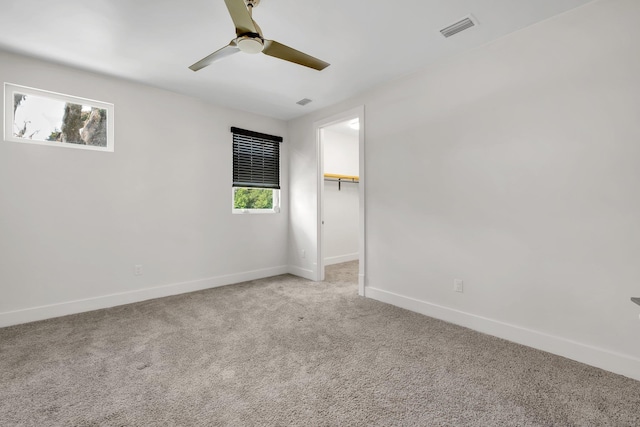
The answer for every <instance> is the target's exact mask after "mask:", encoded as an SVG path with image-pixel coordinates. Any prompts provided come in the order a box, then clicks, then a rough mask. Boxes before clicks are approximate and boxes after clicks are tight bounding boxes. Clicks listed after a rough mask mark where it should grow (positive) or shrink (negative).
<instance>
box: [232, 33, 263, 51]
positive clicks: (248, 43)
mask: <svg viewBox="0 0 640 427" xmlns="http://www.w3.org/2000/svg"><path fill="white" fill-rule="evenodd" d="M236 44H237V45H238V49H240V50H241V51H243V52H244V53H260V52H262V50H263V49H264V42H263V41H262V39H260V38H259V37H251V36H242V37H238V38H237V39H236Z"/></svg>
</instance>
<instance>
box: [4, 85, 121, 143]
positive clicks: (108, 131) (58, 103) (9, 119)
mask: <svg viewBox="0 0 640 427" xmlns="http://www.w3.org/2000/svg"><path fill="white" fill-rule="evenodd" d="M4 98H5V99H4V139H5V141H14V142H26V143H31V144H40V145H53V146H57V147H71V148H82V149H85V150H98V151H113V105H112V104H108V103H106V102H100V101H93V100H90V99H84V98H78V97H75V96H70V95H63V94H60V93H55V92H48V91H44V90H40V89H33V88H29V87H25V86H18V85H14V84H10V83H5V84H4Z"/></svg>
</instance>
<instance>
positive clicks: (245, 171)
mask: <svg viewBox="0 0 640 427" xmlns="http://www.w3.org/2000/svg"><path fill="white" fill-rule="evenodd" d="M231 132H232V133H233V189H232V190H233V191H232V196H233V212H234V213H271V212H280V143H281V142H282V137H279V136H272V135H266V134H263V133H258V132H253V131H250V130H245V129H239V128H235V127H232V128H231Z"/></svg>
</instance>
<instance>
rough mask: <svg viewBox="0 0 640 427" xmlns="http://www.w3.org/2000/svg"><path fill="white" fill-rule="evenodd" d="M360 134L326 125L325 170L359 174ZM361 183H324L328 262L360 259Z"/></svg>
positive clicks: (335, 262)
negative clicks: (334, 129)
mask: <svg viewBox="0 0 640 427" xmlns="http://www.w3.org/2000/svg"><path fill="white" fill-rule="evenodd" d="M359 142H360V141H359V140H358V135H357V133H356V134H345V133H341V132H336V131H333V130H331V129H330V128H325V129H322V144H323V149H324V159H323V160H324V172H325V173H332V174H341V175H351V176H358V175H359V170H358V169H359V164H358V163H359V158H358V144H359ZM358 185H359V184H353V183H342V184H341V189H340V190H338V183H337V182H333V181H325V183H324V199H323V200H324V252H323V255H324V262H325V265H331V264H337V263H341V262H347V261H353V260H356V259H358V244H359V242H358V221H359V218H358V214H359V212H360V211H359V206H360V198H359V193H358Z"/></svg>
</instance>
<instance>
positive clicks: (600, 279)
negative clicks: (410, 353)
mask: <svg viewBox="0 0 640 427" xmlns="http://www.w3.org/2000/svg"><path fill="white" fill-rule="evenodd" d="M637 16H640V2H637V1H634V0H608V1H598V2H594V3H590V4H588V5H586V6H583V7H580V8H578V9H575V10H572V11H570V12H567V13H565V14H563V15H560V16H558V17H556V18H554V19H551V20H548V21H545V22H542V23H540V24H537V25H534V26H531V27H529V28H526V29H524V30H522V31H519V32H517V33H514V34H512V35H509V36H507V37H504V38H502V39H500V40H498V41H496V42H494V43H491V44H489V45H486V46H483V47H481V48H478V49H476V50H474V51H472V52H469V53H466V54H463V55H460V56H457V57H455V58H451V59H450V60H448V61H446V62H443V63H439V64H437V65H434V66H432V67H430V68H429V69H426V70H424V71H422V72H420V73H417V74H415V75H412V76H409V77H407V78H405V79H403V80H399V81H396V82H393V83H391V84H389V85H387V86H385V87H382V88H379V89H378V90H375V91H372V92H369V93H366V94H363V95H362V96H360V97H357V98H354V99H351V100H349V101H347V102H344V103H342V104H340V105H336V106H333V107H331V108H329V109H326V110H324V111H322V112H319V113H314V114H313V115H310V116H306V117H303V118H300V119H297V120H294V121H292V122H290V123H289V132H290V138H291V140H292V141H293V143H294V147H292V150H293V151H294V152H296V156H297V157H303V158H305V159H307V158H309V157H310V156H314V155H315V154H314V149H313V142H312V141H313V139H314V135H313V123H314V122H315V121H319V120H322V119H323V118H324V117H327V116H331V115H333V114H336V112H339V111H343V110H347V109H349V108H352V107H353V106H355V105H364V106H365V110H366V123H365V138H366V140H365V158H366V171H365V172H366V185H367V186H366V215H367V223H366V239H367V240H366V242H367V243H366V250H367V268H366V270H367V271H366V278H367V288H366V289H367V290H366V295H368V296H370V297H375V298H377V299H381V300H384V301H387V302H392V303H394V304H397V305H402V306H405V307H407V308H410V309H413V310H416V311H420V312H423V313H426V314H430V315H433V316H436V317H441V318H444V319H446V320H449V321H452V322H456V323H460V324H463V325H466V326H469V327H471V328H475V329H478V330H483V331H485V332H488V333H493V334H495V335H498V336H502V337H505V338H507V339H511V340H513V341H518V342H522V343H525V344H528V345H532V346H534V347H538V348H542V349H544V350H548V351H552V352H555V353H557V354H561V355H565V356H567V357H571V358H574V359H577V360H581V361H583V362H586V363H590V364H593V365H596V366H600V367H603V368H605V369H609V370H612V371H614V372H619V373H622V374H624V375H628V376H631V377H634V378H638V379H640V340H638V334H639V333H640V322H639V321H638V311H637V306H636V305H634V304H632V303H631V302H630V301H629V297H631V296H633V295H635V294H638V289H640V263H638V259H640V222H638V218H640V198H639V197H638V182H640V168H639V167H638V159H640V144H639V143H638V141H640V120H639V119H638V118H639V117H640V100H639V98H638V96H637V94H638V93H640V80H639V79H638V76H639V75H640V56H638V55H637V41H638V40H640V28H639V27H638V26H637V25H635V20H636V17H637ZM460 36H461V37H462V36H463V35H460ZM307 161H308V162H309V163H313V162H312V161H310V160H307ZM313 174H314V171H313V169H312V168H302V167H295V168H293V167H292V169H291V181H292V182H294V181H296V182H299V185H298V186H297V187H296V188H294V187H293V186H292V188H291V190H292V193H291V197H292V198H293V199H295V198H297V197H299V193H300V192H301V191H303V192H304V193H305V194H304V197H307V198H310V199H313V195H311V194H309V193H313V192H314V187H313ZM313 209H315V206H311V207H309V208H307V210H305V211H300V210H298V211H296V210H292V211H291V215H292V218H291V226H290V236H291V237H290V247H291V248H296V247H301V246H305V247H313V246H314V244H315V238H316V236H315V233H316V232H315V229H314V227H315V214H314V211H313ZM301 215H306V217H305V219H304V220H303V219H302V218H300V216H301ZM290 254H291V255H290V262H291V263H292V264H294V265H295V263H296V262H299V260H298V259H296V258H295V253H294V252H290ZM454 279H462V280H464V293H457V292H453V282H454Z"/></svg>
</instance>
